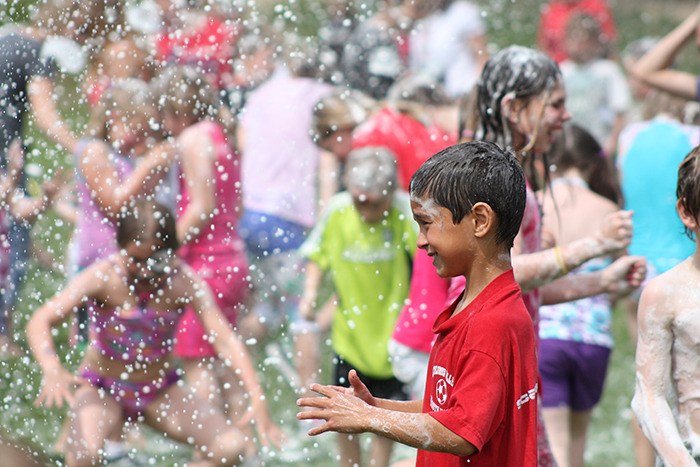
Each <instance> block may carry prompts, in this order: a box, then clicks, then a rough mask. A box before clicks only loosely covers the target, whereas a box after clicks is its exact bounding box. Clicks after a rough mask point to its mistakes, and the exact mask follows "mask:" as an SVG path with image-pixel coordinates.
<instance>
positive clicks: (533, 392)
mask: <svg viewBox="0 0 700 467" xmlns="http://www.w3.org/2000/svg"><path fill="white" fill-rule="evenodd" d="M536 397H537V383H535V387H534V388H532V389H529V390H528V391H527V392H526V393H525V394H523V395H522V396H520V397H518V400H517V401H516V402H515V405H516V406H517V407H518V410H520V408H521V407H522V406H523V405H525V404H527V403H528V402H530V401H534V400H535V398H536Z"/></svg>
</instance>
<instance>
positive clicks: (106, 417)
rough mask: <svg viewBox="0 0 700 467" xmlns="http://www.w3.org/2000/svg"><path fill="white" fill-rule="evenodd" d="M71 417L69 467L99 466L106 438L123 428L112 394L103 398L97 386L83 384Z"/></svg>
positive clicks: (67, 446)
mask: <svg viewBox="0 0 700 467" xmlns="http://www.w3.org/2000/svg"><path fill="white" fill-rule="evenodd" d="M68 416H69V417H70V428H69V433H68V438H67V440H66V463H67V465H68V466H70V467H75V466H83V465H86V466H88V465H97V464H99V463H100V461H101V457H102V448H103V445H104V442H105V439H107V438H108V437H110V435H112V434H113V433H114V432H115V431H116V430H118V429H120V428H121V426H122V411H121V407H119V404H118V403H117V402H116V401H115V400H114V399H113V398H112V397H111V396H109V395H105V396H104V398H101V397H100V394H99V392H98V389H97V388H95V387H94V386H90V385H82V386H80V387H79V388H78V390H77V391H76V392H75V402H74V403H73V407H71V410H70V412H69V415H68Z"/></svg>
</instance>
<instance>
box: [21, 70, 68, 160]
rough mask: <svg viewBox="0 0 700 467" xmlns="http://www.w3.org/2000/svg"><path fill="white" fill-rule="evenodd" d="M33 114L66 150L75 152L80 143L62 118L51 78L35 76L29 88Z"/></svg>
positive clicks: (40, 124) (42, 128)
mask: <svg viewBox="0 0 700 467" xmlns="http://www.w3.org/2000/svg"><path fill="white" fill-rule="evenodd" d="M27 92H28V97H29V104H30V105H31V109H32V115H33V116H34V119H35V121H36V123H37V125H38V126H39V128H41V130H42V131H43V132H44V133H46V135H47V136H48V137H49V138H51V139H52V140H53V141H55V142H56V143H58V144H60V145H61V146H62V147H63V148H64V149H65V150H66V151H69V152H73V151H74V150H75V147H76V145H77V143H78V138H76V136H75V135H74V134H73V132H72V131H71V129H70V126H69V125H68V124H67V123H66V122H65V121H64V120H63V119H62V118H61V115H60V114H59V112H58V109H57V108H56V103H55V102H54V98H53V96H54V95H55V92H54V84H53V81H52V80H51V78H48V77H46V76H35V77H34V78H32V80H31V81H30V83H29V87H28V89H27Z"/></svg>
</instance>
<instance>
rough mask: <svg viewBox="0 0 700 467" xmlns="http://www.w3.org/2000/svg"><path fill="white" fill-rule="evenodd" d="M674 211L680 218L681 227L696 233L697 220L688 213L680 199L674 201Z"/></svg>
mask: <svg viewBox="0 0 700 467" xmlns="http://www.w3.org/2000/svg"><path fill="white" fill-rule="evenodd" d="M676 211H678V216H679V217H680V218H681V222H683V225H685V226H686V227H687V228H688V230H693V231H697V229H698V220H697V219H696V218H695V217H693V215H692V214H691V213H689V212H688V210H687V209H686V208H685V206H683V203H682V202H681V200H680V199H679V200H678V201H676Z"/></svg>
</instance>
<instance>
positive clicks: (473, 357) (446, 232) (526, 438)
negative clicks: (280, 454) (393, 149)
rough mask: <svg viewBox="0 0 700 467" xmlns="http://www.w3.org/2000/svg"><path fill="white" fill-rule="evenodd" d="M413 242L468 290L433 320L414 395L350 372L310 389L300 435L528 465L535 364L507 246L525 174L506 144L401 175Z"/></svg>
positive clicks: (476, 146) (519, 211)
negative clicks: (421, 391) (391, 392)
mask: <svg viewBox="0 0 700 467" xmlns="http://www.w3.org/2000/svg"><path fill="white" fill-rule="evenodd" d="M410 188H411V209H412V211H413V217H414V218H415V220H416V221H417V222H418V225H419V227H420V233H419V236H418V247H419V248H422V249H424V250H426V251H427V253H428V255H429V256H431V257H432V259H433V264H434V265H435V267H436V269H437V272H438V274H439V275H440V276H442V277H454V276H458V275H461V276H464V277H466V278H467V287H466V289H465V290H464V292H463V293H462V294H461V295H460V296H459V298H458V299H457V300H455V302H454V303H453V304H452V305H451V306H450V307H448V308H447V309H446V310H445V311H444V312H443V313H442V314H440V316H439V317H438V319H437V321H436V323H435V326H434V328H433V329H434V330H435V332H436V333H437V334H438V338H437V341H436V342H435V345H434V346H433V349H432V351H431V354H430V363H429V366H428V381H427V384H426V391H425V398H424V400H423V401H420V400H413V401H409V402H397V401H389V400H386V399H379V398H375V397H374V396H373V395H372V394H371V393H370V392H369V390H368V389H367V388H366V386H365V385H364V384H363V383H362V382H361V381H360V379H359V377H358V376H357V373H356V372H355V371H354V370H351V371H350V373H349V376H348V377H349V380H350V383H351V385H352V389H348V390H344V389H342V388H338V387H334V386H321V385H312V386H311V389H312V390H313V391H315V392H318V393H319V394H321V395H322V396H323V397H317V398H302V399H300V400H299V401H298V404H299V405H300V406H301V407H310V408H312V409H315V410H309V411H302V412H300V413H299V414H298V415H297V417H298V418H299V419H322V420H325V423H324V424H323V425H321V426H320V427H318V428H314V429H312V430H310V431H309V434H310V435H318V434H320V433H324V432H326V431H337V432H342V433H360V432H364V431H369V432H373V433H376V434H379V435H381V436H384V437H387V438H390V439H393V440H396V441H399V442H401V443H404V444H408V445H410V446H414V447H417V448H419V452H418V460H417V465H418V466H432V465H460V466H466V465H473V463H477V464H478V465H499V466H519V467H521V466H534V465H536V464H537V422H536V420H537V418H536V415H537V404H536V403H535V399H536V397H537V362H536V356H535V335H534V330H533V326H532V320H531V319H530V316H529V315H528V312H527V310H526V308H525V305H524V303H523V301H522V298H521V294H520V287H519V286H518V284H517V283H516V282H515V279H514V278H513V271H512V268H511V262H510V249H511V247H512V246H513V239H514V238H515V236H516V234H517V233H518V229H519V228H520V222H521V220H522V216H523V211H524V209H525V178H524V176H523V171H522V169H521V168H520V165H519V163H518V161H517V160H516V159H515V157H514V155H513V154H512V153H511V152H510V151H504V150H501V149H500V148H499V147H498V146H497V145H495V144H493V143H489V142H474V143H465V144H460V145H457V146H452V147H449V148H447V149H445V150H443V151H441V152H439V153H438V154H436V155H435V156H433V157H432V158H431V159H429V160H428V161H427V162H425V163H424V164H423V165H422V166H421V168H420V169H418V171H417V172H416V174H415V175H414V176H413V178H412V180H411V185H410Z"/></svg>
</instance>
